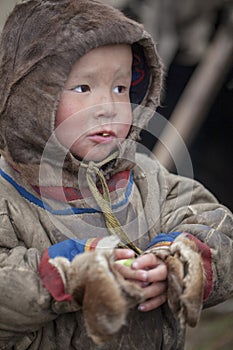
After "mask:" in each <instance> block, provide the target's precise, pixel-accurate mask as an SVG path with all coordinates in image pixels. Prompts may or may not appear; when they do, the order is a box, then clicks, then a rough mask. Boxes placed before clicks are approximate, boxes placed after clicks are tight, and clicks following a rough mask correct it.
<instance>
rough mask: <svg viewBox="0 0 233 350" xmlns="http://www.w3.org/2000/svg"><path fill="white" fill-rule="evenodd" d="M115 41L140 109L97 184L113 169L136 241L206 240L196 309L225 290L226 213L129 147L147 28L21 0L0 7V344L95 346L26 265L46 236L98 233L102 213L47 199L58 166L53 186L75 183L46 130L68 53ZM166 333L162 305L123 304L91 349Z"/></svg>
mask: <svg viewBox="0 0 233 350" xmlns="http://www.w3.org/2000/svg"><path fill="white" fill-rule="evenodd" d="M120 43H126V44H130V45H132V47H133V50H139V51H140V52H141V55H142V57H143V61H144V63H143V64H144V68H145V71H144V73H145V79H144V81H143V82H142V85H140V84H139V85H137V88H136V89H135V91H133V89H132V91H131V93H132V103H135V104H136V105H140V106H141V107H142V106H143V107H145V108H144V109H143V112H141V113H138V108H139V109H140V106H138V107H137V108H135V109H134V119H133V124H134V125H133V126H132V128H131V130H130V133H129V136H128V138H127V139H126V140H125V141H124V142H123V143H122V144H121V148H120V150H119V151H120V155H119V158H118V159H117V160H115V161H113V162H110V163H109V164H106V165H105V167H104V169H103V174H104V176H105V177H106V179H107V181H111V179H115V180H114V181H115V183H116V182H117V179H118V176H119V174H120V178H119V179H120V182H119V185H118V186H117V188H115V190H112V191H111V192H110V195H111V199H112V205H113V206H114V208H116V214H115V215H116V216H117V217H118V220H119V221H120V223H121V225H122V227H124V228H125V230H126V231H127V233H128V235H129V237H130V239H131V240H134V241H135V242H136V244H137V246H138V247H140V248H141V249H142V250H145V249H146V248H147V246H148V245H149V243H150V241H151V240H152V239H153V238H154V237H155V236H156V235H158V234H159V233H161V232H165V233H169V232H173V231H179V232H188V233H189V234H191V235H193V236H194V237H195V238H197V239H198V240H200V241H201V242H203V243H204V245H205V246H206V247H207V249H206V252H207V253H206V254H207V255H206V256H205V259H206V261H207V265H208V271H209V274H208V276H207V282H206V295H205V302H204V307H207V306H211V305H214V304H216V303H218V302H220V301H223V300H225V299H227V298H229V297H230V296H232V295H233V275H232V271H233V230H232V228H233V221H232V216H231V213H230V212H229V211H228V210H227V209H226V208H225V207H223V206H221V205H220V204H219V203H218V202H217V201H216V199H215V198H214V197H213V196H212V195H211V194H210V193H209V192H208V191H207V190H206V189H204V188H203V187H202V186H201V185H200V184H198V183H197V182H195V181H193V180H190V179H186V178H182V177H179V176H175V175H172V174H169V173H168V172H167V171H166V170H165V169H164V168H163V167H162V166H161V165H160V164H159V163H158V162H157V161H156V160H152V159H150V158H148V157H147V156H146V155H140V154H136V152H135V143H136V140H137V139H138V136H139V131H140V129H141V128H143V127H144V126H145V125H146V124H147V122H148V121H149V119H150V117H151V115H152V114H153V111H154V110H155V108H156V106H157V105H158V103H159V95H160V90H161V82H162V66H161V62H160V59H159V57H158V55H157V52H156V49H155V46H154V43H153V40H152V39H151V37H150V35H149V34H148V33H147V32H146V31H145V30H144V28H143V26H142V25H140V24H137V23H135V22H134V21H132V20H130V19H127V18H126V17H125V16H124V15H123V14H122V13H120V12H119V11H118V10H115V9H113V8H111V7H109V6H107V5H105V4H104V3H103V2H99V1H97V0H24V1H22V3H21V4H18V5H17V6H16V7H15V9H14V11H13V12H12V14H11V15H10V16H9V18H8V20H7V22H6V24H5V27H4V29H3V33H2V38H1V45H0V150H1V160H0V281H1V282H0V349H1V350H10V349H12V350H13V349H15V350H26V349H27V350H29V349H30V350H39V349H40V350H64V349H66V350H71V349H77V350H82V349H83V350H86V349H90V350H91V349H95V348H96V346H95V345H94V343H93V342H92V341H91V340H90V338H89V337H88V336H87V334H86V330H85V327H84V322H83V316H82V311H81V310H80V307H79V306H78V305H76V304H75V303H73V302H72V301H62V302H58V301H56V300H54V299H53V297H52V296H51V295H50V293H49V291H48V290H47V289H46V288H45V287H44V286H43V284H42V282H41V279H40V275H39V272H38V266H39V264H40V260H41V256H42V254H43V252H44V251H45V250H46V248H48V247H50V246H51V245H54V244H56V243H58V242H61V241H63V240H65V239H67V238H70V237H76V238H79V239H83V238H85V237H96V236H100V237H102V236H107V235H108V233H107V229H106V227H105V223H104V220H103V215H102V213H101V212H99V211H97V210H90V209H93V208H90V207H91V204H90V203H89V202H88V201H87V202H86V201H85V200H84V199H83V198H80V197H79V198H77V197H75V198H73V197H72V196H71V198H69V197H67V198H66V201H64V200H61V199H60V198H57V197H55V196H54V192H56V191H54V189H55V190H57V191H58V192H59V186H61V178H58V172H59V169H61V166H62V187H65V188H66V189H70V190H71V193H73V192H72V191H73V190H74V189H75V191H76V190H77V191H78V190H79V189H80V188H79V187H80V186H79V183H80V182H79V169H80V161H79V160H77V159H75V158H74V157H73V156H72V154H71V153H69V152H68V153H67V151H66V150H65V149H64V147H63V146H62V145H61V144H59V142H58V140H57V139H56V138H55V137H51V135H52V132H53V130H54V118H55V117H54V116H55V111H56V108H57V105H58V102H59V98H60V95H61V92H62V89H63V86H64V83H65V81H66V79H67V76H68V74H69V71H70V70H71V67H72V65H73V64H74V62H75V61H76V60H77V59H78V58H79V57H81V56H82V55H84V54H85V53H87V52H88V51H89V50H91V49H93V48H96V47H98V46H101V45H107V44H120ZM148 111H149V112H148ZM151 111H152V112H151ZM48 141H49V142H48ZM48 143H49V148H47V151H48V152H47V153H46V154H43V152H44V150H45V148H46V146H47V145H48ZM42 155H43V157H42ZM42 158H43V164H44V168H43V171H46V176H45V177H43V176H41V172H40V164H41V160H42ZM121 174H126V175H125V176H124V178H123V177H122V176H121ZM41 177H42V178H43V184H42V186H43V189H45V190H44V192H43V191H41V182H40V180H41ZM122 180H124V181H122ZM109 186H111V184H109ZM46 189H50V190H51V189H52V194H53V195H49V194H51V193H50V192H49V193H48V192H46ZM68 193H70V191H67V195H68ZM58 197H59V196H58ZM70 208H71V209H72V210H70ZM177 333H178V325H177V323H176V321H175V319H174V317H173V316H172V313H171V312H170V310H169V307H168V305H167V304H164V305H163V306H162V307H159V308H158V309H156V310H154V311H151V312H148V313H140V312H139V311H138V310H137V309H133V310H131V311H130V313H129V315H128V318H127V322H126V325H125V326H124V327H123V328H122V329H121V331H120V332H119V333H118V334H117V335H116V336H115V337H113V339H112V340H111V341H110V342H109V343H107V344H106V345H104V346H103V349H111V350H132V349H138V350H144V349H147V350H154V349H156V350H159V349H163V350H175V349H177V348H178V345H177ZM182 342H183V341H181V342H180V343H179V344H182ZM179 349H182V345H179Z"/></svg>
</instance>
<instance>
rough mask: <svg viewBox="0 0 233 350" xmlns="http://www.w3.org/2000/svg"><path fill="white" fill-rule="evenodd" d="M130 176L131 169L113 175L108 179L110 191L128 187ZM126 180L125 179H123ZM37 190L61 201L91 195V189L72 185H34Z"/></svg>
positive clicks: (46, 196) (45, 195) (49, 197)
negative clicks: (80, 188)
mask: <svg viewBox="0 0 233 350" xmlns="http://www.w3.org/2000/svg"><path fill="white" fill-rule="evenodd" d="M129 177H130V171H129V170H126V171H121V172H119V173H117V174H115V175H114V176H112V178H111V179H109V180H107V185H108V189H109V192H113V191H116V189H118V188H124V187H126V181H127V182H128V181H129ZM122 180H125V181H122ZM32 188H33V189H34V191H35V192H37V193H38V194H39V195H40V196H43V197H45V198H48V199H55V200H57V201H59V202H64V199H66V200H67V201H68V202H69V201H74V200H77V199H83V198H85V197H90V196H91V192H90V190H89V189H83V190H82V191H80V190H78V189H75V188H72V187H58V186H54V187H52V186H50V187H49V186H41V187H39V186H33V185H32ZM98 189H99V191H100V193H103V192H102V188H101V187H98Z"/></svg>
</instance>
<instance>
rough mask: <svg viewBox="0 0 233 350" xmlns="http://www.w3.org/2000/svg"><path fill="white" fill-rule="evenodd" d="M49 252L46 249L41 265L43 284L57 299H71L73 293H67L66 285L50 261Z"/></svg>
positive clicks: (40, 271)
mask: <svg viewBox="0 0 233 350" xmlns="http://www.w3.org/2000/svg"><path fill="white" fill-rule="evenodd" d="M49 259H50V257H49V253H48V249H46V250H45V251H44V253H43V255H42V258H41V262H40V265H39V273H40V277H41V280H42V282H43V286H44V287H45V288H47V289H48V291H49V292H50V294H51V295H52V297H53V298H54V299H55V300H57V301H70V300H71V299H72V295H70V294H66V293H65V286H64V283H63V281H62V279H61V276H60V274H59V272H58V270H57V269H56V267H55V266H53V265H51V264H50V263H49Z"/></svg>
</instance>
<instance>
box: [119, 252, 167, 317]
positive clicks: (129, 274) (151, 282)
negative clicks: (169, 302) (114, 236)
mask: <svg viewBox="0 0 233 350" xmlns="http://www.w3.org/2000/svg"><path fill="white" fill-rule="evenodd" d="M133 255H134V254H133V252H131V251H128V252H127V250H125V249H122V251H121V252H120V251H119V250H116V252H115V256H116V260H118V259H127V258H132V257H133ZM116 265H117V269H118V271H119V272H120V273H121V274H122V276H124V278H125V279H127V280H131V281H136V282H138V283H139V284H140V286H141V287H143V289H144V293H145V298H146V301H145V302H143V303H142V304H140V305H139V310H140V311H144V312H145V311H151V310H153V309H155V308H157V307H159V306H160V305H162V304H163V303H164V302H165V301H166V289H167V283H166V279H167V267H166V265H165V263H164V262H162V261H161V260H160V259H158V258H157V257H156V256H155V255H154V254H146V255H142V256H140V257H138V258H137V259H135V261H134V262H133V264H132V265H131V267H127V266H124V265H121V264H116Z"/></svg>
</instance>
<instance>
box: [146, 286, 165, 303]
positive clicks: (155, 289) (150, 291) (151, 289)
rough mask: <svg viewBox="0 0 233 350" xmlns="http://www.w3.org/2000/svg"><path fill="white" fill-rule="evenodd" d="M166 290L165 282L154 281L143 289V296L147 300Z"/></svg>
mask: <svg viewBox="0 0 233 350" xmlns="http://www.w3.org/2000/svg"><path fill="white" fill-rule="evenodd" d="M166 290H167V283H166V282H156V283H152V284H150V285H148V286H147V287H145V288H144V289H143V294H144V298H145V299H146V300H149V299H151V298H155V297H158V296H159V295H161V294H164V293H165V292H166Z"/></svg>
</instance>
